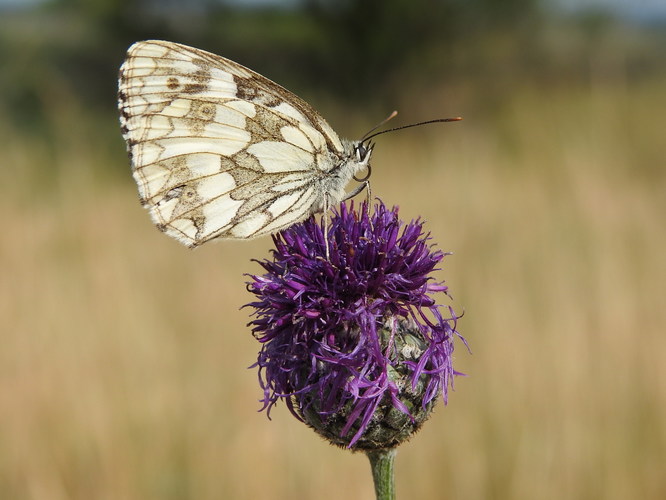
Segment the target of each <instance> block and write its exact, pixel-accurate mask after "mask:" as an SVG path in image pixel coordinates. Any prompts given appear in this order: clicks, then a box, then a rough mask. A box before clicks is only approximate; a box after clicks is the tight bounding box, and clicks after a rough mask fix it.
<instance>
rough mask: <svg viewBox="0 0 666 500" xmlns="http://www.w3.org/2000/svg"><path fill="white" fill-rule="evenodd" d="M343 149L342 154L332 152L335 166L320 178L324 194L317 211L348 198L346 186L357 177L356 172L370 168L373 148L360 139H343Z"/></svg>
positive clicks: (331, 156)
mask: <svg viewBox="0 0 666 500" xmlns="http://www.w3.org/2000/svg"><path fill="white" fill-rule="evenodd" d="M341 143H342V148H343V151H342V153H341V154H334V153H331V154H330V158H331V162H332V163H333V167H332V168H331V170H329V171H328V172H327V173H326V174H325V175H323V176H322V177H321V178H320V183H321V184H320V185H321V191H322V194H323V195H324V196H322V198H321V203H319V204H318V206H317V207H316V208H317V209H316V210H315V211H317V212H318V211H322V210H324V209H326V208H327V206H326V205H327V204H328V206H331V205H333V204H337V203H339V202H340V201H342V200H344V199H346V197H347V196H346V190H345V187H346V186H347V184H348V183H349V181H351V180H352V178H356V174H357V173H359V172H361V171H363V170H365V169H368V168H369V166H370V157H371V155H372V148H371V147H368V146H366V145H364V144H362V143H361V142H360V141H350V140H348V139H342V140H341ZM367 177H368V176H366V177H365V178H363V179H357V178H356V179H357V180H359V182H365V181H367Z"/></svg>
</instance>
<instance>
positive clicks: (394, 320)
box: [246, 202, 464, 450]
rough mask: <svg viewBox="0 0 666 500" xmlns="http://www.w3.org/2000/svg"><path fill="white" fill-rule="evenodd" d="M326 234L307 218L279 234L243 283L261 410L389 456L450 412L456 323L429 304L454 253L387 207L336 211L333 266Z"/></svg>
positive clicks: (330, 231)
mask: <svg viewBox="0 0 666 500" xmlns="http://www.w3.org/2000/svg"><path fill="white" fill-rule="evenodd" d="M322 220H323V219H322ZM322 225H323V222H322V223H317V222H315V220H314V219H313V218H310V219H308V220H306V221H305V222H303V223H299V224H295V225H293V226H291V227H289V228H288V229H286V230H284V231H282V232H281V233H280V234H279V235H276V236H274V237H273V240H274V242H275V247H276V249H275V250H274V251H273V259H272V260H264V261H262V262H259V264H260V265H261V266H262V267H263V268H264V270H265V271H266V272H265V274H263V275H256V276H251V278H252V281H250V282H249V283H248V289H249V291H250V292H252V293H253V294H254V295H255V296H256V301H255V302H251V303H250V304H247V306H246V307H251V308H253V309H254V311H253V313H252V314H253V316H254V319H253V320H252V321H251V322H250V323H249V324H248V326H251V327H252V332H253V334H254V336H255V337H256V338H257V339H258V340H259V341H260V342H261V343H262V348H261V352H260V353H259V356H258V360H257V363H256V364H255V365H254V366H257V367H258V368H259V382H260V384H261V387H262V388H263V391H264V398H263V403H264V406H263V408H262V409H268V413H269V414H270V409H271V408H272V407H273V405H275V403H276V402H277V401H279V400H281V399H282V400H284V401H285V403H286V404H287V406H288V408H289V409H290V411H291V412H292V413H293V414H294V415H295V416H296V417H297V418H298V419H300V420H302V421H304V422H306V423H308V424H309V425H310V426H312V427H313V428H314V429H315V430H316V431H317V432H319V433H320V434H322V435H323V436H325V437H326V438H327V439H328V440H330V441H331V442H333V443H334V444H338V445H341V446H346V447H349V448H354V449H364V450H368V449H381V448H390V447H394V446H396V445H397V444H399V443H400V442H402V441H404V440H405V439H406V438H407V437H409V436H410V435H411V434H413V433H414V432H415V431H416V430H417V429H418V428H419V427H420V425H421V424H422V423H423V422H424V421H425V419H426V418H427V417H428V416H429V414H430V412H431V410H432V408H433V406H434V403H435V401H436V399H437V397H438V395H439V394H441V395H442V397H443V399H444V401H445V402H446V399H447V392H448V387H449V386H452V384H453V376H454V375H457V374H458V373H457V372H455V371H454V370H453V367H452V364H451V354H452V351H453V338H454V336H459V335H458V333H457V332H456V330H455V328H456V321H457V319H458V317H457V316H456V315H455V314H454V312H453V310H452V309H451V308H450V307H447V308H446V313H445V314H442V306H440V305H437V303H436V301H435V298H434V296H435V295H436V294H441V293H444V294H446V293H447V287H446V286H445V285H443V284H442V283H437V282H435V281H433V278H432V277H431V273H432V272H433V271H435V270H437V265H438V264H439V263H440V261H441V260H442V259H443V258H444V256H445V255H447V254H445V253H443V252H442V251H440V250H433V249H432V247H431V245H430V244H429V240H430V236H429V234H424V233H423V229H422V223H421V221H420V220H416V221H412V222H410V223H405V222H403V221H401V220H400V219H399V218H398V209H397V208H393V209H392V210H389V209H387V208H386V207H385V206H384V204H383V203H381V202H379V203H378V204H377V205H376V206H375V209H374V212H373V213H372V214H369V213H368V210H367V208H366V204H363V205H362V206H361V210H360V211H359V212H356V211H355V210H354V205H353V203H351V204H350V206H349V208H348V207H347V205H346V204H344V203H343V204H342V205H341V206H340V210H339V212H336V213H334V215H333V217H332V218H331V220H330V222H329V224H328V238H327V240H328V245H329V257H328V258H327V256H326V249H325V246H324V245H325V241H326V240H325V238H324V229H323V227H322ZM461 338H462V337H461ZM463 341H464V339H463Z"/></svg>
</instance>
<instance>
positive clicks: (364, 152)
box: [356, 143, 372, 162]
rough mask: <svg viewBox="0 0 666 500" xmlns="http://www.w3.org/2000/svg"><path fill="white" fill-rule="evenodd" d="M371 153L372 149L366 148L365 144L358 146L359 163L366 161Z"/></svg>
mask: <svg viewBox="0 0 666 500" xmlns="http://www.w3.org/2000/svg"><path fill="white" fill-rule="evenodd" d="M370 151H372V148H369V147H366V145H365V144H361V143H359V144H357V145H356V157H357V158H358V161H361V162H362V161H364V160H365V159H366V158H367V157H368V154H370Z"/></svg>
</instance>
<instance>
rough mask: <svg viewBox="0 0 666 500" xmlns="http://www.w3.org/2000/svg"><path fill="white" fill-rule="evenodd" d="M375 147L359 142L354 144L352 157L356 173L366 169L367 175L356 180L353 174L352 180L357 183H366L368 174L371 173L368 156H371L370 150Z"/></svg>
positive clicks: (368, 143) (371, 144) (369, 143)
mask: <svg viewBox="0 0 666 500" xmlns="http://www.w3.org/2000/svg"><path fill="white" fill-rule="evenodd" d="M374 147H375V145H374V144H373V143H371V142H364V141H359V142H357V143H356V144H354V155H355V156H356V165H357V168H356V171H357V172H358V171H360V170H362V169H364V168H365V169H366V171H367V174H366V175H365V177H362V178H358V177H356V174H354V176H353V177H354V180H355V181H357V182H366V181H367V180H368V179H369V178H370V173H371V172H372V170H371V168H370V156H372V149H373V148H374Z"/></svg>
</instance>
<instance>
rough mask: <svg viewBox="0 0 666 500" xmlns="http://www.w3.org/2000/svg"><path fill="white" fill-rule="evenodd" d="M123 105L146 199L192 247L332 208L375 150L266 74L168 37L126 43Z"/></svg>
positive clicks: (162, 224)
mask: <svg viewBox="0 0 666 500" xmlns="http://www.w3.org/2000/svg"><path fill="white" fill-rule="evenodd" d="M118 106H119V109H120V121H121V128H122V132H123V137H124V138H125V140H126V141H127V149H128V153H129V156H130V159H131V163H132V172H133V175H134V178H135V180H136V182H137V184H138V187H139V195H140V198H141V202H142V204H143V205H144V206H146V207H147V208H148V209H149V211H150V214H151V217H152V219H153V221H154V223H155V224H156V225H157V227H158V228H160V229H161V230H162V231H164V232H165V233H166V234H168V235H169V236H172V237H174V238H175V239H177V240H179V241H180V242H182V243H184V244H185V245H187V246H190V247H195V246H198V245H200V244H202V243H205V242H206V241H209V240H211V239H215V238H237V239H238V238H240V239H247V238H253V237H256V236H260V235H264V234H269V233H273V232H276V231H279V230H280V229H284V228H286V227H288V226H290V225H292V224H294V223H296V222H299V221H302V220H304V219H306V218H307V217H309V216H310V215H312V214H313V213H317V212H320V211H323V210H325V209H326V208H327V207H329V206H331V205H332V204H335V203H338V202H339V201H341V200H343V199H344V198H345V197H346V191H345V188H346V186H347V184H348V183H349V181H350V180H351V179H352V177H354V175H355V174H356V173H357V172H359V171H361V170H363V169H365V168H367V167H369V160H370V156H371V153H372V148H371V147H368V146H365V145H363V144H362V142H361V141H357V142H353V141H347V140H342V139H340V138H339V137H338V135H337V134H336V133H335V132H334V131H333V129H332V128H331V127H330V126H329V125H328V123H327V122H326V121H325V120H324V119H323V118H322V117H321V116H320V115H319V114H318V113H317V112H316V111H315V110H314V109H313V108H312V107H311V106H310V105H309V104H307V103H306V102H305V101H303V100H302V99H300V98H299V97H297V96H296V95H294V94H292V93H291V92H289V91H288V90H286V89H284V88H283V87H281V86H279V85H278V84H276V83H274V82H272V81H271V80H269V79H267V78H265V77H263V76H261V75H259V74H258V73H255V72H254V71H251V70H249V69H247V68H245V67H244V66H241V65H240V64H238V63H235V62H233V61H230V60H228V59H225V58H223V57H220V56H217V55H214V54H211V53H208V52H205V51H202V50H199V49H194V48H191V47H187V46H184V45H180V44H176V43H171V42H165V41H159V40H150V41H144V42H138V43H135V44H134V45H132V46H131V47H130V48H129V50H128V53H127V58H126V60H125V62H124V63H123V65H122V67H121V70H120V79H119V91H118Z"/></svg>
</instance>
